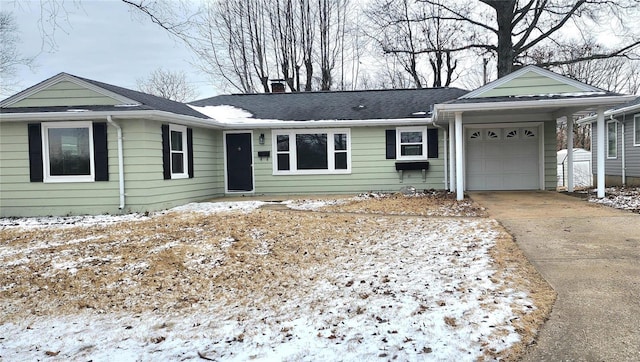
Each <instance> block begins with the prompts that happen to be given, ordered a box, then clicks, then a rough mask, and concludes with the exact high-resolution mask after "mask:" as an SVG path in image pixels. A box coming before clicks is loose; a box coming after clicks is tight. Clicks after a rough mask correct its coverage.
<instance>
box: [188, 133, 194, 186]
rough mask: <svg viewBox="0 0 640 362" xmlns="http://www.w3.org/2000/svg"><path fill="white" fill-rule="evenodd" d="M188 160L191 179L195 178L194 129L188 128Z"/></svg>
mask: <svg viewBox="0 0 640 362" xmlns="http://www.w3.org/2000/svg"><path fill="white" fill-rule="evenodd" d="M187 160H188V162H189V178H193V129H191V128H187Z"/></svg>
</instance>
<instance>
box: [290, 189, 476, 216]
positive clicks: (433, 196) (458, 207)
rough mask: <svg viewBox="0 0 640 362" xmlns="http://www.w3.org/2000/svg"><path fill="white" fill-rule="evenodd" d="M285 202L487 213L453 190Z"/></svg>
mask: <svg viewBox="0 0 640 362" xmlns="http://www.w3.org/2000/svg"><path fill="white" fill-rule="evenodd" d="M285 204H286V205H287V207H289V208H291V209H294V210H307V211H325V212H351V213H359V214H392V215H422V216H439V217H442V216H445V217H452V216H484V215H485V211H484V209H482V208H480V207H478V206H476V205H475V204H474V203H473V201H471V200H470V199H466V200H462V201H457V200H455V196H454V195H453V194H452V193H447V192H445V191H436V190H432V191H424V192H415V193H411V194H406V195H405V194H402V193H376V192H368V193H363V194H359V195H356V196H354V197H351V198H344V199H337V200H331V199H329V200H327V199H299V200H289V201H286V202H285Z"/></svg>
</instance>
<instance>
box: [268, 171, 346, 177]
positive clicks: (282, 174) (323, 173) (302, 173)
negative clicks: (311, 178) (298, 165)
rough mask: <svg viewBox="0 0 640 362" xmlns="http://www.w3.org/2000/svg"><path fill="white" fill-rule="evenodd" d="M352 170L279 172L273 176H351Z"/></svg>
mask: <svg viewBox="0 0 640 362" xmlns="http://www.w3.org/2000/svg"><path fill="white" fill-rule="evenodd" d="M350 174H351V170H332V171H329V170H305V171H279V172H273V173H272V175H273V176H305V175H350Z"/></svg>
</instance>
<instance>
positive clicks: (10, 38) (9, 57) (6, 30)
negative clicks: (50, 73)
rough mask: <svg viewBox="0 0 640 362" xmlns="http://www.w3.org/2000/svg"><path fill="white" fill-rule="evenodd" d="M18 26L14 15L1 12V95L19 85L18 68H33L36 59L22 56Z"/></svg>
mask: <svg viewBox="0 0 640 362" xmlns="http://www.w3.org/2000/svg"><path fill="white" fill-rule="evenodd" d="M19 43H20V37H19V35H18V26H17V25H16V22H15V19H14V18H13V14H11V13H10V12H6V11H0V93H5V92H10V91H11V90H12V89H13V87H14V86H16V85H17V80H16V79H15V76H16V68H17V67H18V66H20V65H24V66H32V65H33V61H34V58H33V57H25V56H23V55H22V54H20V51H19V50H18V44H19Z"/></svg>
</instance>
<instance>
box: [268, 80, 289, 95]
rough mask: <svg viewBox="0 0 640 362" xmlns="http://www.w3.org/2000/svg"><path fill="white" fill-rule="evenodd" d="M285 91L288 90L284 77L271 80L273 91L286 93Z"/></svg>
mask: <svg viewBox="0 0 640 362" xmlns="http://www.w3.org/2000/svg"><path fill="white" fill-rule="evenodd" d="M284 92H286V87H285V84H284V79H273V80H271V93H284Z"/></svg>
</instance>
